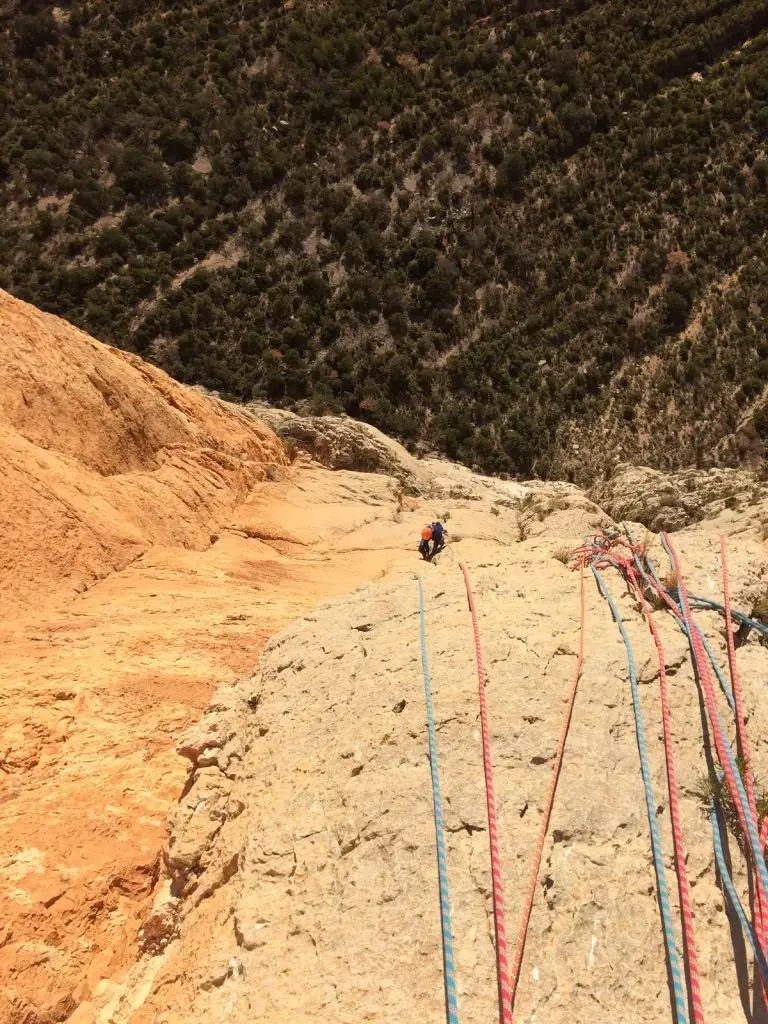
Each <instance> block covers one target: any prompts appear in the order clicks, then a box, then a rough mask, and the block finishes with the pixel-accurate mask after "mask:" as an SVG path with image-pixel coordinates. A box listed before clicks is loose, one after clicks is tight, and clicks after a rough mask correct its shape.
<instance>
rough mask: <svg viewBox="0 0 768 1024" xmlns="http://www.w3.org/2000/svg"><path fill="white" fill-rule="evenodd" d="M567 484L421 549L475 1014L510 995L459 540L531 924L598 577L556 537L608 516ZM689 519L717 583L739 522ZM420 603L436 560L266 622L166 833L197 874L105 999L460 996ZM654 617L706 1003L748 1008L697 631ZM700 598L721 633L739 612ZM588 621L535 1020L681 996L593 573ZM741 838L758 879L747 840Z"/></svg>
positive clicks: (526, 998) (314, 1013)
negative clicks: (712, 812) (710, 803)
mask: <svg viewBox="0 0 768 1024" xmlns="http://www.w3.org/2000/svg"><path fill="white" fill-rule="evenodd" d="M536 500H537V499H535V498H532V499H531V500H529V501H528V502H527V505H528V508H529V509H530V508H533V507H534V506H535V504H536ZM548 504H549V505H554V507H553V508H551V509H550V511H549V512H548V513H546V514H545V515H544V516H543V517H542V518H541V519H539V518H538V516H536V517H534V518H535V522H536V523H537V524H538V526H537V529H536V534H537V535H536V536H534V537H532V538H531V539H528V540H524V541H522V542H516V541H515V540H514V539H513V534H514V533H516V532H518V530H519V523H518V521H517V517H516V516H515V515H514V514H513V513H511V512H510V511H509V510H502V511H501V513H500V514H499V515H498V516H495V515H493V514H489V506H488V505H487V504H485V505H483V503H482V502H479V501H474V502H471V501H464V502H462V501H461V500H459V501H457V502H456V503H455V505H454V506H453V507H452V508H451V510H450V512H451V516H450V520H449V527H451V526H452V525H453V524H454V523H459V522H461V523H462V533H461V540H460V541H459V542H458V543H456V542H455V541H454V543H453V544H452V545H450V546H449V548H448V549H447V550H446V553H445V556H443V557H442V558H441V560H440V562H439V564H437V565H434V566H429V567H425V571H424V577H425V585H426V593H427V606H428V616H429V618H428V631H429V649H430V657H431V668H432V677H433V688H434V696H435V705H436V716H437V729H438V744H439V752H440V759H441V770H442V786H443V795H444V800H445V804H446V827H447V831H448V864H449V881H450V889H451V898H452V904H453V915H454V933H455V941H456V954H457V972H458V982H459V997H460V1003H461V1019H462V1020H463V1021H468V1022H473V1021H477V1022H480V1021H488V1020H493V1019H494V1018H495V992H496V989H495V982H494V974H493V971H494V955H493V948H492V941H491V934H492V919H491V906H490V872H489V863H488V851H487V830H486V828H487V823H486V817H485V802H484V790H483V772H482V760H481V749H480V738H479V724H478V712H477V695H476V681H475V674H474V663H473V647H472V635H471V625H470V619H469V616H468V612H467V605H466V598H465V596H464V590H463V584H462V581H461V576H460V573H459V571H458V568H457V565H456V560H457V559H458V558H459V557H461V558H463V559H466V560H467V562H468V563H469V564H470V566H471V567H472V576H473V580H474V583H475V593H476V599H477V601H478V605H479V610H480V617H481V629H482V632H483V639H484V648H485V655H486V666H487V670H488V678H489V688H488V697H489V702H490V717H491V723H492V743H493V752H494V761H495V771H496V787H497V800H498V806H499V815H500V823H501V849H502V859H503V874H504V880H505V884H506V891H507V908H508V929H509V932H510V934H511V935H512V936H514V934H515V932H516V927H517V921H518V915H519V911H520V907H521V901H522V896H523V892H524V888H525V885H526V882H527V875H528V870H529V864H530V859H531V853H532V846H533V843H534V840H535V836H536V832H537V828H538V823H539V819H540V814H541V811H542V805H543V800H544V797H545V794H546V789H547V785H548V781H549V773H550V770H551V765H552V758H553V755H554V750H555V746H556V741H557V735H558V732H559V727H560V718H561V714H562V709H563V702H564V699H565V696H566V693H567V689H568V685H569V682H570V677H571V674H572V672H573V669H574V664H575V656H576V652H577V646H578V616H579V602H578V581H577V578H576V577H575V576H574V575H573V574H571V573H569V572H568V570H567V569H566V568H565V567H564V566H563V565H562V563H561V562H560V561H558V560H557V559H556V558H555V557H553V552H554V551H556V550H557V549H559V548H560V547H561V546H562V545H569V544H575V543H577V542H578V541H579V540H580V538H581V536H582V535H583V534H584V533H585V532H588V531H590V530H592V529H594V528H595V526H596V525H599V523H600V522H601V521H602V522H604V521H605V516H604V514H603V513H600V512H599V510H598V511H597V512H595V511H594V510H593V509H592V508H591V507H590V505H589V503H588V502H587V501H586V500H585V499H584V498H583V497H582V498H579V497H578V496H577V495H575V496H573V498H572V499H567V500H565V501H564V500H563V497H562V492H561V493H560V494H559V495H558V494H554V495H550V497H549V498H548ZM564 505H565V506H567V507H563V506H564ZM580 506H581V507H580ZM416 515H417V514H416ZM491 520H493V521H495V522H496V523H497V524H498V528H497V529H496V530H490V529H489V525H490V521H491ZM456 532H458V530H457V531H456ZM677 542H678V544H679V549H680V552H681V555H682V557H683V559H684V563H685V565H686V568H687V572H688V576H689V581H690V584H691V587H692V588H693V589H695V590H698V591H699V592H701V593H704V594H706V595H710V596H716V595H717V594H718V592H719V568H718V542H717V537H716V535H714V534H712V533H710V532H708V531H704V530H701V529H698V530H696V531H686V533H684V534H681V535H679V537H678V541H677ZM732 548H733V550H732V556H731V574H732V585H733V588H734V595H733V596H734V600H735V602H737V603H738V604H739V605H744V606H748V605H749V604H750V603H751V602H752V601H753V600H754V598H755V597H756V596H757V595H758V594H760V593H764V592H765V589H766V583H768V563H767V562H766V552H765V548H764V546H763V544H762V543H761V542H760V541H759V540H758V539H756V538H755V539H752V540H747V539H743V538H740V539H739V540H738V542H736V541H734V542H732ZM657 557H658V553H657ZM415 568H416V569H418V566H416V567H415ZM611 585H612V589H613V592H614V594H615V596H616V598H617V600H618V602H619V606H620V608H621V611H622V614H623V615H624V616H625V617H626V620H627V622H628V626H629V629H630V633H631V636H632V640H633V643H634V644H635V650H636V655H637V658H638V667H639V675H640V689H641V700H642V705H643V713H644V715H645V728H646V732H647V734H648V738H649V743H650V748H651V753H650V757H651V765H652V771H653V777H654V785H655V791H656V794H655V795H656V800H657V805H658V816H659V822H660V825H661V828H662V834H663V841H664V845H665V856H666V865H667V870H668V872H670V873H669V875H668V878H669V882H670V885H671V886H672V888H673V889H674V880H673V875H672V874H671V860H672V858H671V850H672V846H671V835H670V830H669V817H668V796H667V792H666V786H665V776H664V769H663V758H662V745H661V719H660V710H659V698H658V673H657V670H656V667H655V660H654V648H653V643H652V640H651V638H650V635H649V634H648V633H647V631H646V629H645V627H644V626H643V624H642V621H641V619H640V617H639V615H638V609H637V607H636V606H635V604H634V602H632V601H631V600H630V599H629V598H628V597H627V596H626V595H625V594H624V592H623V587H621V586H618V585H617V583H616V581H615V580H611ZM416 609H417V589H416V574H415V572H413V571H409V572H406V573H405V574H403V575H402V578H401V579H400V580H399V581H397V580H396V578H395V577H392V578H391V579H390V581H389V582H387V581H383V582H381V583H378V584H376V585H375V586H368V587H365V588H363V589H361V590H358V591H356V592H355V593H354V594H351V595H349V596H348V597H344V598H341V599H338V600H334V601H332V602H330V603H327V604H324V605H323V606H322V607H319V608H318V609H317V610H316V611H315V613H313V614H312V615H310V616H305V617H304V619H303V620H301V621H299V622H297V623H294V624H293V625H292V626H290V627H289V628H288V629H287V630H285V631H284V632H283V633H281V634H280V636H279V637H277V638H276V639H274V640H272V641H270V642H269V644H268V645H267V647H266V649H265V652H264V655H263V656H262V660H261V663H260V667H259V671H258V672H257V673H256V675H254V676H253V677H252V678H250V679H247V680H244V681H243V682H241V683H240V684H238V685H237V686H235V687H230V688H228V689H227V690H226V691H223V692H222V693H221V694H220V695H218V696H217V698H216V699H215V701H214V703H213V704H212V705H211V707H210V709H209V711H208V713H207V714H206V716H205V717H204V719H203V721H202V722H201V723H200V724H199V725H198V726H196V727H195V729H194V730H193V732H192V733H190V734H188V736H187V737H186V738H185V739H184V740H183V742H182V744H181V749H182V750H183V752H184V753H185V755H186V756H187V757H189V758H190V760H191V761H192V764H193V772H192V775H191V777H190V785H189V787H188V790H187V792H186V794H185V796H184V798H183V799H182V801H181V803H180V805H179V809H178V811H177V813H176V815H175V818H174V821H173V826H172V832H171V839H170V843H169V847H168V850H167V861H166V869H165V870H166V871H167V872H168V874H169V875H170V877H171V878H172V879H173V883H174V891H175V892H176V893H177V894H178V896H179V897H180V903H179V904H178V906H177V907H176V917H175V920H174V923H173V925H172V927H169V928H168V930H167V935H166V942H164V943H163V946H162V949H161V950H159V951H158V950H155V951H154V954H153V955H152V954H148V955H147V956H146V957H145V958H144V959H143V960H142V961H141V962H140V963H138V964H137V965H136V967H135V968H134V969H133V971H132V972H131V974H130V975H129V978H128V980H127V984H126V985H125V986H121V987H119V988H117V989H115V990H114V991H113V992H112V993H111V999H110V1000H105V1001H103V1002H102V1003H99V1002H98V1000H97V1001H94V1003H93V1004H92V1005H91V1006H90V1007H89V1008H88V1016H87V1018H86V1017H84V1018H83V1019H87V1020H97V1021H104V1022H106V1021H109V1022H115V1024H117V1022H120V1024H122V1022H130V1024H139V1022H141V1024H144V1022H149V1021H151V1022H157V1024H179V1022H182V1021H183V1022H187V1021H189V1022H191V1021H193V1020H200V1019H226V1020H230V1021H246V1020H248V1021H251V1020H258V1021H262V1022H265V1024H278V1022H284V1021H296V1022H310V1021H312V1022H320V1021H329V1022H330V1021H342V1022H350V1024H352V1022H359V1021H364V1020H367V1021H377V1022H382V1024H383V1022H390V1021H391V1022H396V1021H403V1020H408V1021H421V1020H437V1019H440V1018H441V1016H442V998H443V996H442V980H441V958H440V927H439V914H438V894H437V880H436V870H435V850H434V831H433V824H432V806H431V788H430V777H429V765H428V760H427V754H426V734H425V727H424V709H423V687H422V679H421V669H420V662H419V642H418V618H417V611H416ZM656 618H657V622H658V624H659V628H660V629H661V630H662V634H663V637H664V642H665V645H666V650H667V664H668V667H669V673H670V684H671V688H672V719H673V731H674V736H675V743H676V753H677V758H678V774H679V778H680V784H681V788H682V793H683V806H682V814H683V825H684V829H685V837H686V844H687V848H688V853H689V859H688V870H689V877H690V878H691V881H692V885H693V894H694V904H695V912H696V927H697V939H698V944H699V953H700V962H701V971H702V977H703V990H704V992H703V994H704V1000H705V1006H706V1009H707V1019H711V1020H717V1021H718V1022H736V1021H740V1020H744V1019H745V1010H744V1007H743V1006H742V1002H741V996H740V984H741V985H747V978H748V971H747V968H746V967H745V965H744V963H743V961H742V960H741V959H740V958H739V955H736V956H735V955H734V946H733V944H732V938H731V933H730V931H729V924H728V919H727V916H726V914H725V913H724V911H723V900H722V896H721V893H720V890H719V888H718V885H717V882H716V877H715V872H714V866H713V856H712V844H711V837H710V832H709V825H708V822H707V820H706V818H705V816H704V815H703V812H702V808H701V805H700V801H699V798H698V797H697V796H696V791H697V789H698V788H699V787H700V785H701V776H702V774H703V773H704V772H705V768H706V766H705V761H704V757H703V749H702V742H701V723H700V715H699V701H698V696H697V693H696V688H695V684H694V681H693V677H692V673H691V669H690V664H689V660H688V655H687V650H686V646H685V643H684V641H683V638H682V635H681V634H679V632H678V631H677V630H676V628H675V627H674V626H673V624H672V623H671V622H670V621H669V618H668V617H667V616H666V615H665V614H664V613H656ZM698 619H699V621H700V622H701V623H702V625H703V626H704V627H705V628H706V630H707V633H708V635H709V636H710V638H711V639H712V642H713V645H714V647H715V649H716V650H718V651H719V653H720V655H721V657H722V656H723V655H724V641H723V639H722V632H721V631H722V621H721V619H719V618H718V617H717V616H716V615H712V614H707V615H704V614H701V615H699V616H698ZM586 636H587V653H586V660H585V666H584V675H583V679H582V682H581V686H580V692H579V696H578V700H577V705H576V712H575V715H574V719H573V724H572V728H571V733H570V739H569V744H568V748H567V754H566V759H565V765H564V770H563V775H562V779H561V784H560V789H559V793H558V799H557V804H556V808H555V813H554V816H553V820H552V823H551V830H550V837H549V839H548V841H547V845H546V848H545V857H544V864H543V867H542V872H541V876H540V884H539V887H538V890H537V897H536V906H535V909H534V914H533V918H532V922H531V931H530V936H529V943H528V947H527V952H526V959H525V964H524V970H523V975H522V982H521V988H520V994H519V1001H518V1004H517V1016H516V1019H518V1020H520V1021H525V1022H530V1024H532V1022H534V1021H541V1020H546V1021H548V1022H553V1024H558V1022H563V1024H565V1022H568V1024H587V1022H593V1021H596V1020H624V1019H629V1017H630V1016H631V1017H632V1019H637V1020H642V1021H648V1022H651V1021H654V1022H656V1021H661V1020H669V1019H671V1016H672V1014H671V1010H670V1001H669V994H668V988H667V981H666V972H665V962H664V954H663V947H662V941H661V929H660V919H659V912H658V906H657V900H656V895H655V882H654V874H653V868H652V862H651V855H650V844H649V838H648V823H647V817H646V812H645V806H644V800H643V789H642V782H641V775H640V770H639V761H638V754H637V744H636V739H635V730H634V719H633V713H632V702H631V694H630V689H629V684H628V676H627V667H626V659H625V653H624V648H623V645H622V643H621V640H620V637H619V634H618V632H617V630H616V628H615V626H614V625H613V623H612V620H611V617H610V613H609V611H608V608H607V606H606V604H605V602H604V601H603V600H602V599H601V598H600V597H599V595H598V593H597V591H596V588H595V586H594V584H593V583H591V582H590V583H589V584H588V588H587V634H586ZM767 658H768V654H766V651H765V649H764V648H763V647H761V645H760V644H759V643H758V642H757V641H756V640H755V639H754V638H753V639H752V640H750V641H749V643H748V644H747V646H746V647H744V648H742V649H741V650H740V651H739V662H740V665H741V669H742V673H743V680H744V687H745V690H746V703H747V707H748V710H749V721H750V735H751V737H752V740H753V746H754V759H755V763H756V768H757V772H758V775H762V776H765V774H766V770H768V745H766V742H765V739H764V737H765V736H766V729H767V728H768V711H766V709H765V705H764V702H762V701H761V700H760V696H761V686H762V679H763V677H764V674H765V669H766V659H767ZM731 850H732V854H733V857H734V862H735V863H736V864H737V865H738V867H737V878H738V881H739V885H740V887H741V888H742V890H743V889H744V882H745V876H744V869H743V863H742V862H741V860H740V856H739V854H738V850H737V848H736V844H735V842H734V841H733V839H731ZM673 902H675V903H676V893H675V894H674V896H673ZM736 948H738V945H737V947H736ZM746 1017H747V1019H751V1018H750V1015H749V1013H747V1014H746Z"/></svg>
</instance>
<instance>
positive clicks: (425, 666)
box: [419, 578, 459, 1024]
mask: <svg viewBox="0 0 768 1024" xmlns="http://www.w3.org/2000/svg"><path fill="white" fill-rule="evenodd" d="M419 628H420V633H421V669H422V672H423V675H424V700H425V702H426V705H427V734H428V736H429V767H430V771H431V773H432V805H433V809H434V816H435V839H436V843H437V877H438V882H439V886H440V926H441V929H442V934H443V980H444V982H445V1018H446V1021H447V1024H459V1004H458V998H457V996H456V967H455V964H454V959H453V937H452V933H451V904H450V900H449V898H448V866H447V863H446V853H445V826H444V823H443V801H442V798H441V796H440V770H439V767H438V760H437V737H436V733H435V713H434V709H433V707H432V684H431V681H430V678H429V661H428V658H427V627H426V616H425V614H424V586H423V584H422V581H421V578H419Z"/></svg>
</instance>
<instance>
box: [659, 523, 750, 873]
mask: <svg viewBox="0 0 768 1024" xmlns="http://www.w3.org/2000/svg"><path fill="white" fill-rule="evenodd" d="M661 542H662V544H663V545H664V549H665V551H666V552H667V554H668V555H669V558H670V561H671V562H672V564H673V565H674V564H675V558H674V556H673V554H672V551H671V549H670V547H669V544H668V542H667V538H666V537H665V536H664V534H663V533H662V534H661ZM680 604H681V607H682V609H683V617H684V619H685V624H686V627H687V629H688V634H689V637H690V636H691V634H692V626H691V621H690V619H689V616H688V615H687V614H686V610H685V603H684V602H683V601H681V602H680ZM691 650H692V656H693V661H694V665H695V664H696V660H697V659H696V653H695V651H694V650H693V647H692V648H691ZM715 712H716V713H715V716H714V718H715V721H712V716H711V715H710V724H711V725H712V729H713V730H718V731H719V736H718V737H717V738H719V739H720V741H721V744H722V749H723V753H724V754H725V757H726V760H727V762H728V766H727V768H728V769H729V770H730V772H731V775H732V777H733V782H734V786H735V789H736V793H735V794H734V795H735V796H736V797H737V798H738V802H739V805H740V810H741V815H740V817H743V819H744V822H745V824H746V832H747V838H748V840H749V845H750V848H751V851H752V859H753V861H754V865H755V871H756V872H757V876H758V884H759V885H760V887H761V888H762V890H763V892H764V893H765V892H768V867H767V866H766V862H765V853H764V851H763V849H762V848H761V845H760V837H759V835H758V831H757V822H756V821H755V820H754V818H753V817H752V813H751V811H750V807H749V801H748V800H747V793H746V790H745V789H744V783H743V782H742V778H741V772H740V771H739V768H738V764H737V762H736V758H735V757H734V755H733V748H732V747H731V744H730V741H729V739H728V735H727V733H726V731H725V728H724V727H723V722H722V719H721V718H720V713H719V712H718V711H717V709H715ZM723 767H725V765H723Z"/></svg>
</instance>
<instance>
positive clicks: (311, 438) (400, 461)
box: [245, 402, 428, 494]
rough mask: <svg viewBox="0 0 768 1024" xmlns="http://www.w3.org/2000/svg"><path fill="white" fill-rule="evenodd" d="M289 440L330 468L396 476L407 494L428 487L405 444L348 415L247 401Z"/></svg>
mask: <svg viewBox="0 0 768 1024" xmlns="http://www.w3.org/2000/svg"><path fill="white" fill-rule="evenodd" d="M245 408H246V410H248V411H250V412H251V413H252V414H253V415H255V416H256V417H257V419H259V420H262V421H263V422H264V423H267V424H268V425H269V426H270V427H271V428H272V429H273V430H274V431H275V433H276V434H277V435H278V436H279V437H280V438H282V439H283V441H285V442H286V443H288V444H290V445H293V446H295V447H297V448H300V449H302V450H303V451H305V452H306V453H307V454H308V455H311V456H313V458H315V459H317V461H318V462H320V463H321V464H322V465H323V466H326V467H327V468H328V469H351V470H358V471H360V472H363V473H386V474H387V475H389V476H394V477H395V478H396V479H398V480H399V481H400V483H401V484H402V485H403V488H404V490H405V491H406V493H408V494H421V493H423V492H424V491H425V490H428V481H427V478H426V474H425V472H424V470H423V468H422V466H421V464H420V463H419V461H418V460H417V459H415V458H414V457H413V456H411V455H409V454H408V453H407V452H406V451H405V449H404V448H403V447H402V445H400V444H398V443H397V442H396V441H393V440H392V439H391V438H389V437H387V436H386V434H382V432H381V431H380V430H377V429H376V428H375V427H372V426H370V425H369V424H367V423H361V422H358V421H357V420H353V419H351V418H350V417H349V416H297V415H296V414H295V413H293V412H290V411H289V410H288V409H273V408H271V407H270V406H266V405H261V404H259V403H257V402H253V403H250V404H249V405H247V406H246V407H245Z"/></svg>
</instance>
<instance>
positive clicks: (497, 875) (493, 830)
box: [459, 563, 512, 1024]
mask: <svg viewBox="0 0 768 1024" xmlns="http://www.w3.org/2000/svg"><path fill="white" fill-rule="evenodd" d="M459 568H460V569H461V571H462V573H463V575H464V585H465V587H466V589H467V601H468V603H469V612H470V615H471V616H472V632H473V634H474V639H475V663H476V665H477V686H478V694H479V698H480V729H481V732H482V739H483V769H484V771H485V797H486V803H487V806H488V838H489V843H490V851H491V884H492V889H493V922H494V930H495V933H496V970H497V976H498V985H499V1020H500V1021H501V1024H512V991H511V989H510V985H509V963H508V955H507V935H506V930H505V928H504V890H503V887H502V884H501V864H500V861H499V838H498V831H499V830H498V822H497V818H496V799H495V796H494V791H493V767H492V761H491V740H490V736H489V729H488V708H487V704H486V698H485V685H486V684H485V668H484V666H483V652H482V648H481V646H480V628H479V626H478V624H477V611H476V609H475V599H474V596H473V594H472V584H471V583H470V580H469V573H468V572H467V568H466V566H465V565H464V564H463V563H459Z"/></svg>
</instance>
